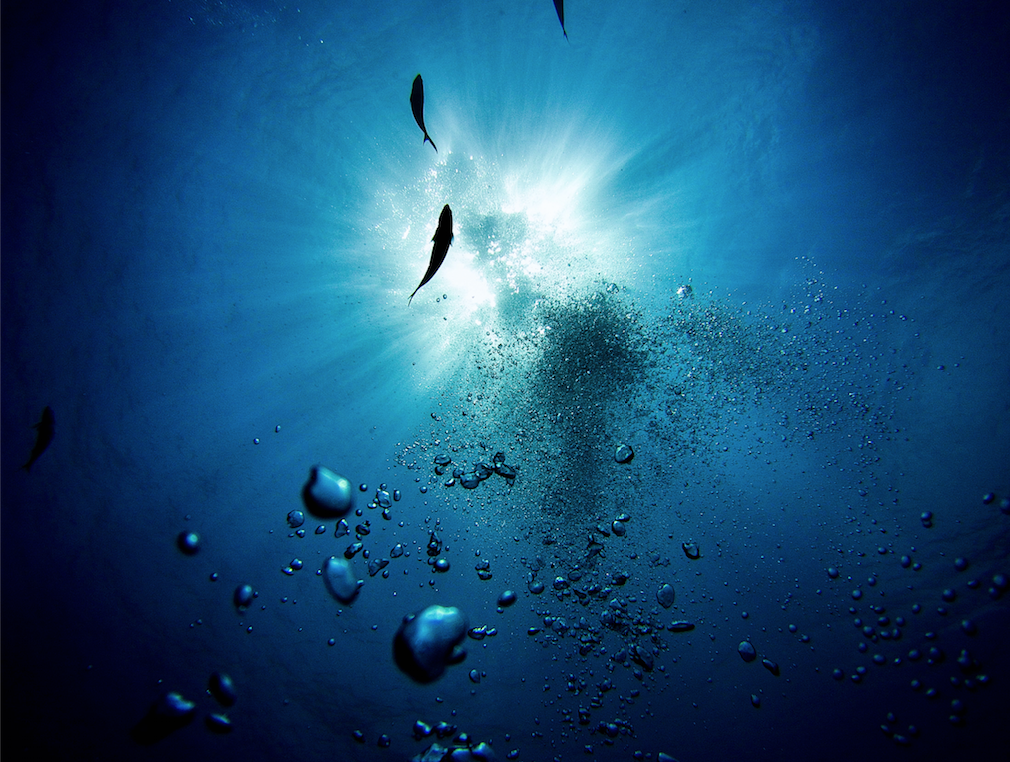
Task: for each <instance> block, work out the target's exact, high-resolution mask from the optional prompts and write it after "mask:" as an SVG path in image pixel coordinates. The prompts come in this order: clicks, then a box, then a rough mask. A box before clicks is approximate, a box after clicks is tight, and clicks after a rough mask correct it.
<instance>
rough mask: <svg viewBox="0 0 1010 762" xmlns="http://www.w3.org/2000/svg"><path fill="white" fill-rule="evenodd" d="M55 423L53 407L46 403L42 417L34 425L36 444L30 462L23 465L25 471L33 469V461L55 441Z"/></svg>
mask: <svg viewBox="0 0 1010 762" xmlns="http://www.w3.org/2000/svg"><path fill="white" fill-rule="evenodd" d="M55 424H56V418H55V417H54V416H53V409H52V408H51V407H49V406H48V405H46V409H45V410H43V411H42V418H41V419H40V420H39V422H38V423H36V424H35V425H34V426H32V428H33V429H35V431H36V432H37V433H36V435H35V446H34V447H33V448H32V454H31V456H30V457H29V458H28V462H27V463H25V464H24V465H23V466H21V468H23V469H24V470H25V471H31V469H32V463H34V462H35V461H37V460H38V459H39V456H40V455H42V453H44V452H45V451H46V448H47V447H48V446H49V443H50V442H52V441H53V434H54V433H55V428H54V427H55Z"/></svg>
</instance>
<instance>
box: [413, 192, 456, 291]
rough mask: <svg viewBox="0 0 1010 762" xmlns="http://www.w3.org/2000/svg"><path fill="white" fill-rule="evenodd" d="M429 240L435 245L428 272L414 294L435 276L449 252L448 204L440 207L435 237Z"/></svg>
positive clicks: (450, 219) (432, 248) (450, 236)
mask: <svg viewBox="0 0 1010 762" xmlns="http://www.w3.org/2000/svg"><path fill="white" fill-rule="evenodd" d="M431 240H432V241H434V242H435V245H434V246H432V247H431V261H430V262H428V270H427V272H425V274H424V277H423V278H421V282H420V283H418V284H417V288H415V289H414V294H416V293H417V292H418V290H419V289H420V288H421V286H423V285H424V284H425V283H427V282H428V281H429V280H431V279H432V278H433V277H434V276H435V273H437V272H438V268H439V267H441V266H442V263H443V262H444V261H445V255H446V253H447V252H448V251H449V244H451V243H452V209H450V208H449V205H448V204H446V205H445V206H443V207H442V213H441V214H440V215H438V228H436V229H435V235H433V236H432V237H431ZM414 294H411V295H410V298H409V299H407V305H408V306H409V305H410V300H411V299H413V298H414Z"/></svg>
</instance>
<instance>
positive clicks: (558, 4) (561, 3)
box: [554, 0, 568, 40]
mask: <svg viewBox="0 0 1010 762" xmlns="http://www.w3.org/2000/svg"><path fill="white" fill-rule="evenodd" d="M554 10H556V11H557V12H558V21H560V22H561V31H562V32H564V35H565V39H566V40H567V39H568V32H565V0H554Z"/></svg>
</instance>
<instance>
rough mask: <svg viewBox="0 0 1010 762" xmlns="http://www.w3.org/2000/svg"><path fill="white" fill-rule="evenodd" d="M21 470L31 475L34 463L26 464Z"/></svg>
mask: <svg viewBox="0 0 1010 762" xmlns="http://www.w3.org/2000/svg"><path fill="white" fill-rule="evenodd" d="M21 470H22V471H24V472H25V473H26V474H27V473H29V472H30V471H31V470H32V462H31V461H28V462H27V463H25V464H24V465H23V466H21Z"/></svg>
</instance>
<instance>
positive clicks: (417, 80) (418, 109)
mask: <svg viewBox="0 0 1010 762" xmlns="http://www.w3.org/2000/svg"><path fill="white" fill-rule="evenodd" d="M410 110H411V111H413V112H414V121H416V122H417V126H418V127H420V128H421V132H423V133H424V140H422V141H421V145H424V141H425V140H426V141H428V142H429V143H431V147H432V148H434V149H435V153H438V148H437V147H436V146H435V141H434V140H432V139H431V138H429V137H428V130H427V129H425V126H424V82H423V81H422V80H421V75H420V74H418V75H417V76H416V77H414V86H413V87H412V88H411V89H410ZM432 275H434V273H432Z"/></svg>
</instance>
